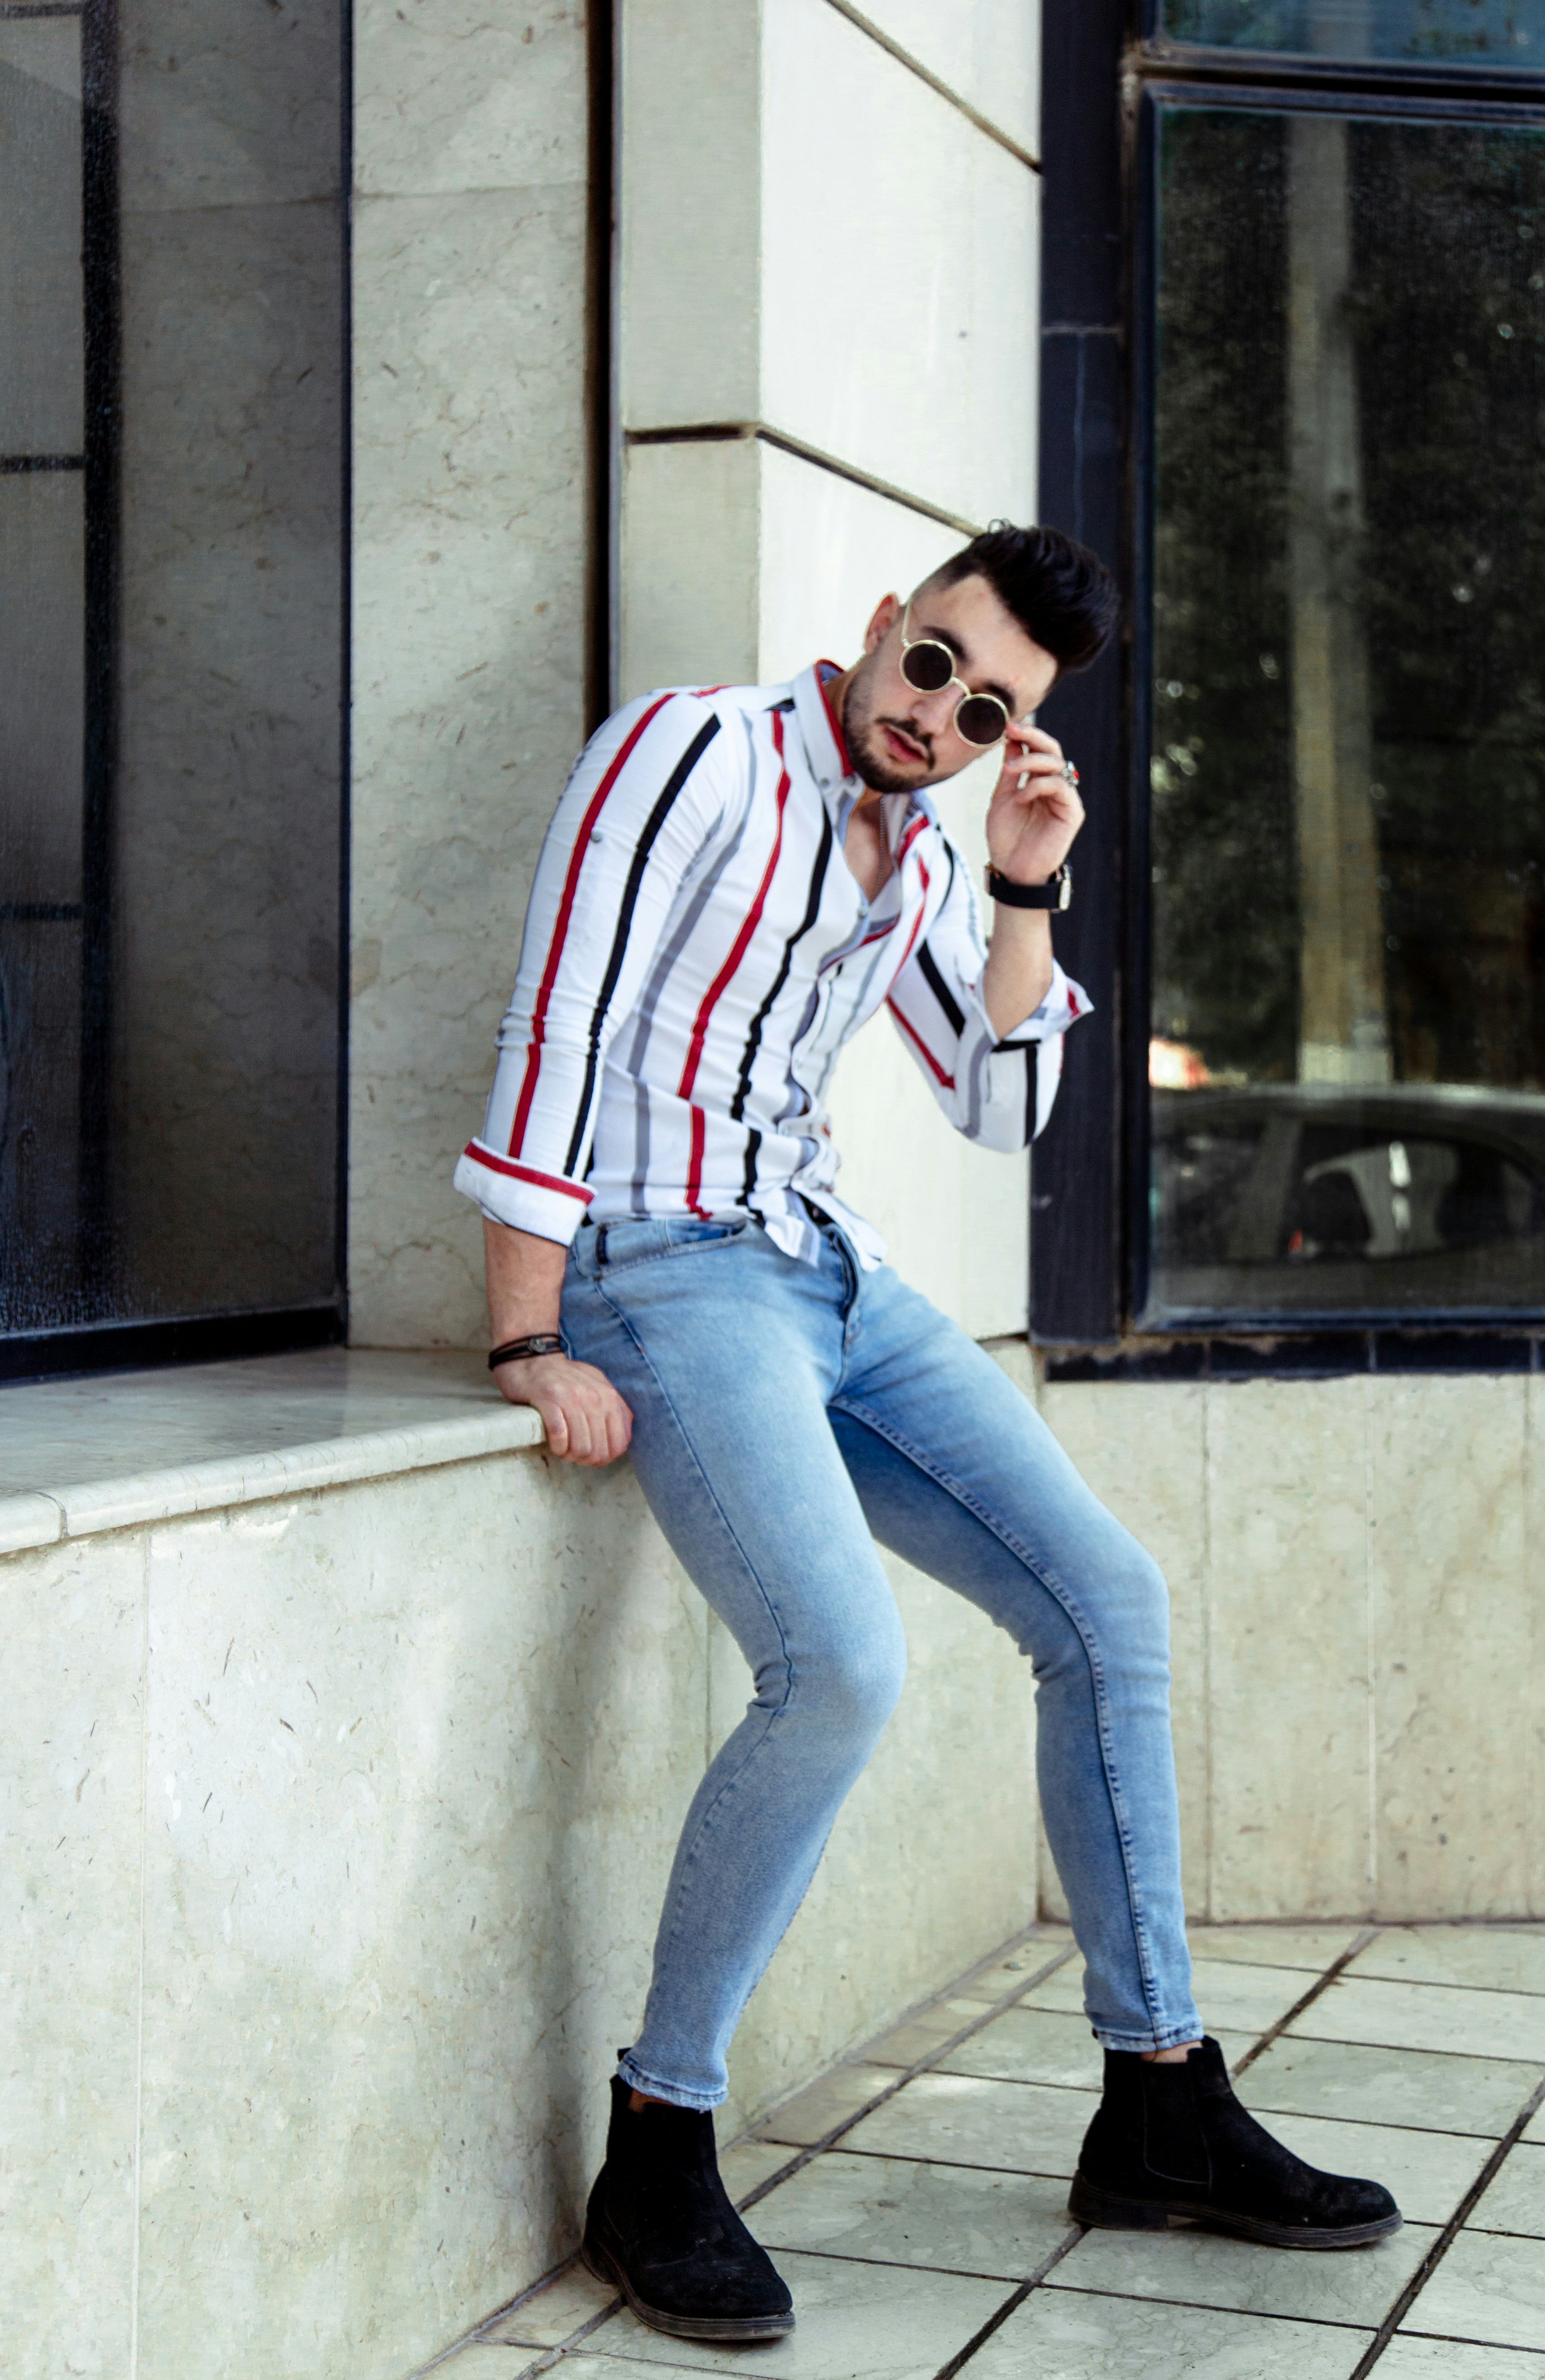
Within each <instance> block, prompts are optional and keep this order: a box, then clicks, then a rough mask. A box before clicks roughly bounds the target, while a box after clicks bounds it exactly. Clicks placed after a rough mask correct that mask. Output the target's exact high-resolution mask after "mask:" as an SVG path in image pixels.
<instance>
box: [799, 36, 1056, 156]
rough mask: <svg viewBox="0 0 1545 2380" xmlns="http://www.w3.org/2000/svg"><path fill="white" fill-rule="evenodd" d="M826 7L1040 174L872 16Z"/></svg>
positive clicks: (1005, 135) (1012, 141) (989, 121)
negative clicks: (894, 39) (875, 43)
mask: <svg viewBox="0 0 1545 2380" xmlns="http://www.w3.org/2000/svg"><path fill="white" fill-rule="evenodd" d="M830 5H831V6H833V8H834V9H835V10H836V12H837V14H838V16H839V17H845V18H847V21H848V23H849V24H850V25H856V26H857V27H858V30H859V32H860V33H867V34H868V35H869V38H870V41H871V42H877V43H878V44H879V46H880V48H881V49H882V50H884V51H885V52H886V53H887V54H888V55H890V56H891V57H893V58H894V60H895V62H896V64H897V65H898V66H903V67H906V71H907V73H908V74H914V75H916V76H917V78H918V81H919V82H923V83H926V84H927V85H928V88H929V89H930V91H935V92H937V94H938V96H939V97H940V98H941V99H943V100H947V101H948V102H949V104H950V105H951V106H952V107H953V108H955V109H956V110H957V111H958V113H959V114H960V115H963V116H964V117H965V118H966V121H967V124H974V125H975V126H976V128H977V130H978V131H979V132H985V133H986V135H987V137H988V139H989V140H995V141H996V142H997V144H998V146H999V148H1000V149H1006V150H1007V151H1008V153H1009V155H1010V156H1011V157H1017V159H1018V160H1019V163H1020V164H1021V165H1028V167H1029V169H1030V171H1031V173H1032V174H1039V173H1040V170H1041V168H1040V158H1039V157H1033V156H1032V155H1031V154H1030V152H1029V151H1028V149H1023V148H1021V147H1020V145H1019V143H1018V141H1017V140H1015V138H1014V136H1013V134H1012V133H1009V132H1005V131H1004V129H1003V128H1002V126H1001V125H997V124H994V123H993V121H992V119H991V116H990V115H982V113H981V111H980V109H979V108H976V107H973V106H972V105H971V103H970V101H969V100H968V99H962V97H961V95H960V93H959V92H958V91H952V90H951V88H950V86H949V84H948V83H947V82H944V81H943V79H941V78H940V77H939V76H938V75H936V74H935V73H934V72H933V70H932V68H931V67H925V66H924V65H923V63H922V60H921V59H920V58H915V57H914V56H913V55H912V53H911V51H910V50H904V49H903V48H902V46H901V43H900V42H894V41H893V40H892V39H891V36H890V34H889V33H886V32H882V30H881V29H880V27H879V26H878V25H877V24H876V23H875V22H874V19H873V18H872V17H866V16H865V15H864V13H863V11H862V10H861V9H859V8H855V7H854V6H853V5H852V0H830Z"/></svg>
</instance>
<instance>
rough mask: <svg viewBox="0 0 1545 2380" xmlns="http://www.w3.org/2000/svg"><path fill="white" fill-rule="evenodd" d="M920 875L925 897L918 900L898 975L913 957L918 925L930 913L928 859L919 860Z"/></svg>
mask: <svg viewBox="0 0 1545 2380" xmlns="http://www.w3.org/2000/svg"><path fill="white" fill-rule="evenodd" d="M918 875H919V876H920V877H921V878H922V880H923V897H922V899H921V900H920V901H919V902H918V914H917V916H916V917H914V918H913V920H912V930H911V932H910V933H909V934H908V935H907V937H906V949H905V950H904V951H903V953H902V954H901V966H898V967H897V969H896V975H899V974H900V973H901V967H904V966H905V965H906V962H907V960H908V959H909V958H910V957H911V955H912V945H913V943H914V942H915V941H917V939H918V927H919V926H920V925H921V924H922V921H923V919H924V918H925V917H927V915H928V886H929V874H928V863H927V861H926V860H921V859H919V860H918ZM892 980H893V982H894V977H892Z"/></svg>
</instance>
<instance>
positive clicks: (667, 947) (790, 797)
mask: <svg viewBox="0 0 1545 2380" xmlns="http://www.w3.org/2000/svg"><path fill="white" fill-rule="evenodd" d="M833 670H834V664H833V663H831V662H821V663H818V664H817V665H816V666H815V667H813V668H810V669H808V670H805V671H802V672H801V674H800V675H799V676H798V677H797V678H796V679H795V680H794V682H793V684H792V685H790V686H713V687H706V688H700V689H697V690H693V689H689V688H675V689H669V690H667V691H665V692H663V693H656V694H651V695H646V696H644V697H642V698H640V699H639V701H637V702H630V703H629V704H627V707H626V709H624V710H619V711H617V712H616V713H615V715H614V717H613V718H611V719H609V720H607V722H606V723H605V724H604V726H602V727H601V728H599V729H598V730H597V732H596V734H595V735H593V736H592V737H591V739H590V743H589V744H588V745H587V746H586V747H585V750H584V751H583V753H581V755H580V757H579V759H578V761H577V762H576V764H575V769H574V773H573V775H572V776H571V777H570V779H569V781H568V784H567V786H566V789H565V793H564V796H563V799H562V801H561V802H560V803H559V805H558V808H557V812H556V815H555V816H554V820H553V823H552V825H551V826H550V827H549V829H548V832H547V840H546V842H545V844H543V846H542V853H541V862H540V864H539V866H538V868H537V877H536V882H535V884H534V886H533V887H532V891H531V900H530V906H529V910H528V912H527V917H526V931H525V937H524V940H523V941H522V944H521V951H520V968H519V974H518V977H517V982H516V988H515V996H514V998H513V999H512V1001H511V1002H510V1005H509V1008H508V1010H507V1012H506V1014H505V1020H504V1023H503V1025H502V1026H501V1027H500V1030H499V1061H498V1067H497V1071H496V1073H495V1075H494V1079H493V1093H492V1095H491V1097H490V1099H489V1102H488V1112H487V1115H486V1117H485V1120H484V1123H483V1128H482V1132H481V1135H480V1136H479V1137H478V1138H477V1139H475V1140H473V1141H470V1142H469V1143H468V1147H467V1148H466V1150H465V1152H464V1153H463V1155H462V1157H461V1159H460V1161H459V1162H458V1164H457V1166H456V1187H457V1189H458V1190H462V1191H464V1192H465V1193H466V1195H467V1196H468V1197H469V1198H473V1199H475V1200H476V1201H477V1203H478V1205H479V1206H480V1207H481V1208H482V1211H483V1213H484V1214H485V1215H489V1216H492V1217H493V1219H494V1220H495V1221H497V1222H501V1223H510V1224H513V1225H515V1226H516V1228H517V1230H520V1231H523V1232H533V1233H537V1234H538V1235H539V1236H540V1237H541V1238H543V1239H548V1240H557V1241H560V1242H563V1243H565V1244H566V1243H567V1242H569V1241H570V1240H572V1238H573V1237H574V1234H575V1233H576V1231H577V1230H578V1227H579V1225H580V1223H581V1222H582V1221H584V1220H585V1219H586V1218H587V1216H588V1217H589V1218H590V1220H591V1221H592V1222H596V1223H602V1222H609V1221H617V1220H623V1219H624V1218H627V1217H639V1216H655V1217H661V1216H699V1217H701V1218H703V1219H705V1220H707V1219H714V1220H727V1219H731V1218H737V1217H744V1216H746V1215H748V1214H749V1215H754V1216H756V1217H757V1218H758V1219H759V1220H760V1221H761V1222H762V1223H763V1224H765V1226H766V1228H767V1230H768V1232H769V1233H770V1234H771V1235H772V1238H773V1240H774V1241H776V1243H777V1244H778V1245H779V1246H781V1247H782V1248H784V1249H785V1252H786V1253H787V1254H788V1255H790V1256H793V1257H804V1258H805V1259H806V1260H807V1261H813V1259H814V1257H815V1254H816V1234H815V1231H814V1229H813V1226H812V1225H811V1223H810V1220H809V1215H808V1213H807V1211H806V1208H804V1206H803V1205H802V1204H801V1199H802V1198H803V1199H809V1201H811V1203H812V1204H813V1205H814V1206H815V1207H817V1208H819V1209H820V1210H821V1211H822V1212H823V1213H826V1214H829V1215H831V1216H832V1217H833V1219H834V1220H836V1221H837V1222H838V1223H840V1224H841V1225H842V1227H843V1229H844V1230H845V1232H847V1233H848V1234H849V1236H850V1238H851V1239H852V1241H853V1243H854V1245H855V1246H856V1247H857V1248H858V1254H859V1257H860V1258H861V1260H862V1261H863V1262H864V1263H865V1264H866V1265H869V1266H872V1265H874V1264H878V1263H879V1262H880V1261H881V1259H882V1257H883V1255H884V1245H883V1243H882V1241H881V1240H880V1238H879V1237H878V1235H877V1234H876V1233H874V1232H873V1231H872V1230H871V1229H870V1227H869V1225H867V1224H866V1223H864V1222H863V1221H862V1220H861V1219H860V1218H859V1217H858V1216H856V1215H854V1214H852V1213H851V1212H850V1211H849V1210H848V1209H847V1208H845V1206H844V1205H843V1203H842V1201H841V1200H840V1199H839V1198H837V1197H836V1196H835V1195H834V1193H833V1182H834V1180H835V1177H836V1172H837V1163H838V1160H837V1154H836V1151H835V1149H834V1148H833V1146H832V1139H831V1133H830V1130H829V1127H828V1125H827V1123H826V1118H825V1100H826V1093H827V1089H828V1087H829V1085H830V1082H831V1079H832V1072H833V1067H834V1066H835V1064H836V1061H837V1055H838V1052H839V1051H840V1050H841V1049H842V1047H843V1044H844V1043H845V1041H846V1040H847V1039H848V1038H850V1037H851V1035H853V1034H854V1033H855V1032H857V1030H858V1027H859V1026H861V1025H862V1024H863V1023H864V1022H865V1021H866V1019H868V1018H869V1017H870V1016H872V1015H873V1014H875V1012H876V1010H877V1009H879V1008H881V1007H882V1006H885V1007H888V1008H889V1009H890V1012H891V1014H892V1015H893V1017H894V1019H895V1023H896V1026H897V1027H898V1029H899V1030H900V1032H901V1035H902V1038H903V1039H904V1040H905V1042H906V1047H907V1048H908V1050H910V1051H911V1052H912V1055H913V1057H914V1059H915V1060H916V1062H917V1063H918V1067H919V1068H920V1069H921V1071H922V1074H923V1077H924V1079H925V1081H926V1082H927V1083H928V1085H929V1087H930V1089H931V1091H932V1093H933V1096H934V1098H935V1099H937V1100H938V1102H939V1105H940V1106H941V1107H942V1108H943V1111H944V1113H945V1114H946V1115H947V1116H948V1117H949V1120H950V1122H951V1123H953V1124H954V1125H955V1127H956V1129H957V1130H958V1131H960V1132H963V1133H964V1134H965V1135H966V1136H967V1139H969V1140H975V1141H980V1142H982V1143H983V1144H984V1145H985V1146H986V1147H990V1148H999V1149H1005V1150H1013V1149H1019V1148H1023V1147H1025V1146H1026V1144H1027V1142H1028V1140H1029V1139H1030V1138H1031V1137H1033V1135H1035V1134H1036V1133H1037V1132H1039V1131H1040V1129H1041V1127H1042V1126H1043V1124H1044V1123H1045V1122H1046V1119H1047V1116H1048V1115H1049V1114H1050V1112H1051V1108H1052V1099H1054V1097H1055V1095H1056V1087H1057V1078H1058V1075H1059V1074H1060V1072H1061V1062H1062V1041H1061V1037H1062V1035H1063V1033H1064V1031H1065V1029H1066V1027H1067V1026H1069V1025H1070V1024H1071V1023H1072V1022H1073V1020H1074V1018H1075V1017H1077V1016H1079V1015H1082V1014H1085V1013H1087V1011H1088V1009H1089V1001H1088V999H1087V997H1086V996H1085V994H1084V992H1083V991H1082V990H1081V989H1080V988H1079V987H1078V986H1077V984H1075V983H1072V982H1070V981H1069V979H1068V977H1066V976H1064V973H1063V971H1062V969H1061V967H1060V966H1058V967H1055V968H1054V970H1053V974H1052V987H1051V990H1049V991H1048V993H1047V995H1046V998H1045V999H1044V1000H1043V1001H1042V1002H1041V1004H1040V1007H1039V1008H1038V1009H1037V1010H1036V1012H1035V1014H1034V1015H1033V1016H1030V1017H1028V1018H1027V1019H1026V1020H1025V1022H1024V1024H1023V1025H1021V1026H1017V1027H1016V1029H1015V1031H1013V1032H1012V1033H1009V1034H1005V1035H1004V1036H1002V1037H1000V1036H999V1035H998V1034H997V1033H996V1032H995V1030H994V1029H993V1026H992V1024H991V1020H990V1018H989V1017H988V1014H987V1012H986V1010H985V1008H984V1007H983V1005H982V1000H981V990H980V985H981V976H982V969H983V967H984V965H985V964H986V949H985V945H984V943H983V940H982V933H981V926H980V921H979V916H978V910H977V902H976V896H975V894H974V892H973V891H972V888H971V884H970V881H969V879H968V876H967V868H966V865H965V862H964V861H963V860H962V858H961V856H960V854H959V853H958V852H957V851H956V850H955V848H954V846H953V845H952V844H951V843H950V842H949V840H948V839H947V837H946V836H945V834H944V833H943V830H942V828H941V827H940V824H939V820H938V816H937V813H936V812H935V810H934V808H933V807H932V804H931V801H930V799H929V796H928V794H927V791H926V790H924V791H922V792H919V793H918V794H916V795H906V794H888V795H882V796H881V807H882V817H883V820H884V828H885V832H886V835H887V837H888V840H889V843H890V848H891V854H892V858H893V861H894V868H893V872H892V874H891V875H890V877H889V878H888V880H887V881H886V882H885V884H884V885H883V886H882V889H881V891H880V892H879V894H878V895H877V896H876V898H875V899H874V900H873V901H872V902H870V901H869V900H868V899H867V898H866V897H865V894H864V891H863V888H862V886H861V885H860V884H859V883H858V880H857V879H856V878H855V876H854V875H853V872H852V870H851V869H850V868H849V867H848V865H847V862H846V859H845V856H844V851H843V837H844V834H845V830H846V827H847V822H848V820H849V818H850V817H851V815H852V811H853V806H854V804H855V802H856V801H857V800H858V797H859V795H861V794H862V793H863V792H864V790H865V788H864V785H863V783H862V781H861V779H860V778H859V777H858V775H857V773H856V772H855V771H853V770H852V768H851V767H850V766H849V763H848V758H847V754H846V751H845V747H844V744H843V740H842V735H841V730H840V728H839V727H838V725H837V722H836V721H835V719H834V718H833V713H832V710H831V708H830V706H829V704H828V702H827V699H826V696H825V692H824V684H823V681H824V679H825V677H826V676H828V675H830V674H833Z"/></svg>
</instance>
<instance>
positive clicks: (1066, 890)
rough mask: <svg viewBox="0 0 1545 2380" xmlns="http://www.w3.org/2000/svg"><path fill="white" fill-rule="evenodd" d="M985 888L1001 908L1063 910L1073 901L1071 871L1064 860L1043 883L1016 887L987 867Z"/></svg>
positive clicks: (1017, 885)
mask: <svg viewBox="0 0 1545 2380" xmlns="http://www.w3.org/2000/svg"><path fill="white" fill-rule="evenodd" d="M987 889H988V891H989V892H991V895H992V898H993V899H994V901H1001V902H1002V903H1003V905H1004V908H1005V909H1065V908H1066V907H1067V906H1068V905H1069V904H1070V903H1071V901H1072V899H1073V869H1072V868H1071V866H1070V865H1069V863H1068V862H1067V861H1066V860H1065V859H1064V861H1063V864H1062V866H1061V867H1060V868H1058V870H1057V872H1056V874H1055V875H1054V876H1049V877H1048V878H1047V880H1046V881H1045V883H1044V884H1016V883H1014V882H1013V881H1012V880H1010V879H1009V878H1008V877H1006V876H1000V875H999V873H998V871H997V869H996V868H989V869H988V871H987Z"/></svg>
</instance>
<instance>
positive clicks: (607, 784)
mask: <svg viewBox="0 0 1545 2380" xmlns="http://www.w3.org/2000/svg"><path fill="white" fill-rule="evenodd" d="M671 700H672V697H671V696H670V695H668V694H663V695H662V696H661V698H660V699H659V701H658V702H651V705H650V707H649V709H648V710H646V711H645V713H644V715H643V717H642V718H641V719H640V720H639V721H638V722H636V723H635V725H634V726H633V727H632V729H631V730H630V731H629V733H628V735H627V736H626V737H625V739H624V741H623V745H622V748H621V750H620V751H619V752H618V754H617V756H616V759H614V761H613V763H612V765H611V767H610V768H609V769H608V770H607V771H606V774H605V775H604V776H603V777H602V780H601V783H600V784H599V785H598V786H597V787H596V789H595V792H594V794H593V795H591V797H590V807H589V809H588V810H587V811H586V812H585V815H584V818H583V820H581V822H580V827H579V832H578V835H577V836H576V838H575V844H574V848H573V850H572V851H571V852H570V853H569V856H568V873H567V875H566V877H565V879H564V894H563V899H562V900H561V901H560V902H559V904H558V918H557V923H556V924H555V925H554V929H553V940H552V942H551V943H550V944H549V946H548V952H547V965H546V966H545V967H544V968H543V969H542V976H541V990H539V991H538V993H537V999H536V1006H535V1008H534V1009H533V1010H532V1012H531V1038H530V1044H529V1048H528V1050H527V1051H526V1074H525V1078H524V1080H523V1081H522V1083H521V1086H520V1097H519V1099H517V1101H516V1108H515V1122H514V1123H513V1124H511V1126H510V1138H509V1147H510V1155H511V1156H512V1157H513V1156H514V1155H515V1152H516V1150H517V1148H518V1147H520V1145H521V1142H522V1141H523V1140H524V1138H525V1136H526V1120H527V1118H528V1117H529V1114H530V1112H531V1101H532V1100H533V1099H535V1097H536V1089H537V1076H538V1075H539V1074H540V1073H541V1045H542V1041H543V1039H544V1038H545V1035H546V1028H547V1008H548V1002H550V1001H551V999H552V997H553V986H554V983H555V982H556V981H557V976H558V962H559V961H560V959H561V958H562V957H563V954H564V941H565V939H566V936H567V933H568V921H569V917H570V915H571V914H572V911H573V908H574V896H575V894H576V892H578V889H579V871H580V869H581V868H583V867H584V865H585V854H586V852H587V851H589V849H590V829H591V828H592V827H593V826H594V824H595V822H596V820H597V819H598V818H599V817H600V816H601V813H602V808H603V807H605V803H606V797H607V795H609V794H610V792H611V790H612V788H613V786H614V784H615V783H616V782H617V779H618V777H619V776H620V775H621V773H622V771H623V769H624V767H625V766H626V764H627V760H628V759H629V758H630V757H631V755H632V752H633V747H634V746H635V745H636V744H637V743H638V741H639V736H640V735H642V734H643V732H644V730H645V728H646V727H647V726H648V725H649V723H650V722H651V719H653V718H654V717H655V716H656V714H657V713H658V712H660V711H662V710H664V708H665V705H666V704H667V703H668V702H669V701H671Z"/></svg>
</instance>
